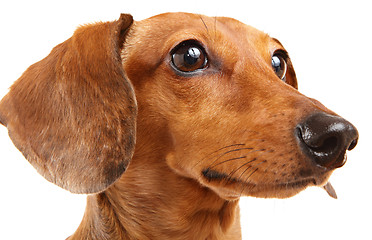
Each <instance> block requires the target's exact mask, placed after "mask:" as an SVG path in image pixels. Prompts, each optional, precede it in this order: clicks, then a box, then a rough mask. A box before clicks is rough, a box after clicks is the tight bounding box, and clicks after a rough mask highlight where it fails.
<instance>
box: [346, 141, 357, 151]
mask: <svg viewBox="0 0 372 240" xmlns="http://www.w3.org/2000/svg"><path fill="white" fill-rule="evenodd" d="M357 144H358V138H356V139H354V140H353V141H351V143H350V145H349V147H348V148H347V150H349V151H351V150H353V149H354V148H355V147H356V145H357Z"/></svg>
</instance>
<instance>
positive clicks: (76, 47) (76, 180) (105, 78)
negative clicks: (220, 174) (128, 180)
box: [0, 14, 137, 193]
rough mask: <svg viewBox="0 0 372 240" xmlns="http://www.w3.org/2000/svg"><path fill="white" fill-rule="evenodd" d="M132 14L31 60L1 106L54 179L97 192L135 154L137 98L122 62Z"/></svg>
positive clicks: (28, 151) (23, 147)
mask: <svg viewBox="0 0 372 240" xmlns="http://www.w3.org/2000/svg"><path fill="white" fill-rule="evenodd" d="M132 22H133V18H132V16H131V15H126V14H122V15H121V17H120V19H119V20H118V21H114V22H107V23H97V24H91V25H85V26H82V27H80V28H78V29H77V30H76V32H75V33H74V35H73V36H72V37H71V38H70V39H68V40H67V41H65V42H63V43H61V44H59V45H58V46H56V47H55V48H54V49H53V50H52V52H51V53H50V54H49V56H47V57H46V58H45V59H43V60H41V61H40V62H38V63H36V64H34V65H31V66H30V67H29V68H28V69H27V70H26V71H25V73H24V74H23V75H22V76H21V77H20V78H19V79H18V80H17V81H16V82H15V83H14V84H13V86H12V87H11V89H10V91H9V93H8V94H7V95H6V96H5V97H4V98H3V99H2V101H1V103H0V122H1V123H2V124H3V125H5V126H6V127H7V128H8V131H9V136H10V138H11V139H12V141H13V142H14V144H15V146H16V147H17V148H18V149H19V150H20V151H21V152H22V153H23V155H24V156H25V157H26V158H27V160H28V161H29V162H30V163H31V164H32V165H33V166H34V167H35V168H36V169H37V171H38V172H39V173H40V174H41V175H42V176H44V177H45V178H46V179H47V180H49V181H51V182H53V183H55V184H57V185H58V186H60V187H62V188H65V189H67V190H69V191H71V192H74V193H97V192H100V191H103V190H105V189H106V188H107V187H108V186H110V185H111V184H112V183H113V182H115V180H117V179H118V178H119V177H120V176H121V175H122V174H123V173H124V171H125V169H126V168H127V166H128V164H129V162H130V160H131V158H132V155H133V151H134V145H135V135H136V116H137V103H136V99H135V95H134V90H133V87H132V85H131V83H130V82H129V81H128V79H127V78H126V75H125V73H124V70H123V67H122V62H121V57H120V53H121V48H122V47H123V42H124V40H125V34H126V33H127V30H128V29H129V27H130V26H131V24H132Z"/></svg>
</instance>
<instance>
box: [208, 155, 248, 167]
mask: <svg viewBox="0 0 372 240" xmlns="http://www.w3.org/2000/svg"><path fill="white" fill-rule="evenodd" d="M243 158H247V156H242V157H236V158H230V159H227V160H225V161H222V162H219V163H217V164H215V165H213V166H210V167H209V168H214V167H216V166H218V165H220V164H223V163H226V162H230V161H234V160H239V159H243Z"/></svg>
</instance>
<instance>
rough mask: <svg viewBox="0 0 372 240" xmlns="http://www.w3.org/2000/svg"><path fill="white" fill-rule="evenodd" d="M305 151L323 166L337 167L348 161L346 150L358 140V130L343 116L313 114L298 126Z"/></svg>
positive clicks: (352, 146) (328, 167) (351, 147)
mask: <svg viewBox="0 0 372 240" xmlns="http://www.w3.org/2000/svg"><path fill="white" fill-rule="evenodd" d="M297 134H298V138H299V141H300V145H301V147H302V149H303V151H304V152H305V153H306V154H307V155H308V156H309V157H310V158H311V159H313V160H314V161H315V163H316V164H317V165H319V166H321V167H325V168H327V169H335V168H338V167H342V166H343V165H344V164H345V161H346V156H345V154H346V150H352V149H353V148H354V147H355V146H356V144H357V142H358V131H357V129H356V128H355V127H354V126H353V125H352V124H351V123H349V122H348V121H346V120H345V119H343V118H341V117H337V116H333V115H329V114H326V113H317V114H314V115H311V116H310V117H308V118H307V119H305V121H304V122H303V123H301V124H299V125H298V126H297Z"/></svg>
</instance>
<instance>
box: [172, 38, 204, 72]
mask: <svg viewBox="0 0 372 240" xmlns="http://www.w3.org/2000/svg"><path fill="white" fill-rule="evenodd" d="M171 56H172V63H173V66H174V67H175V68H176V69H177V70H179V71H181V72H194V71H196V70H198V69H203V68H205V67H206V65H207V56H206V54H205V51H204V48H203V47H201V46H200V44H198V43H197V42H195V41H185V42H183V43H181V44H180V45H178V46H177V47H176V48H175V49H174V50H173V51H172V53H171Z"/></svg>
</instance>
